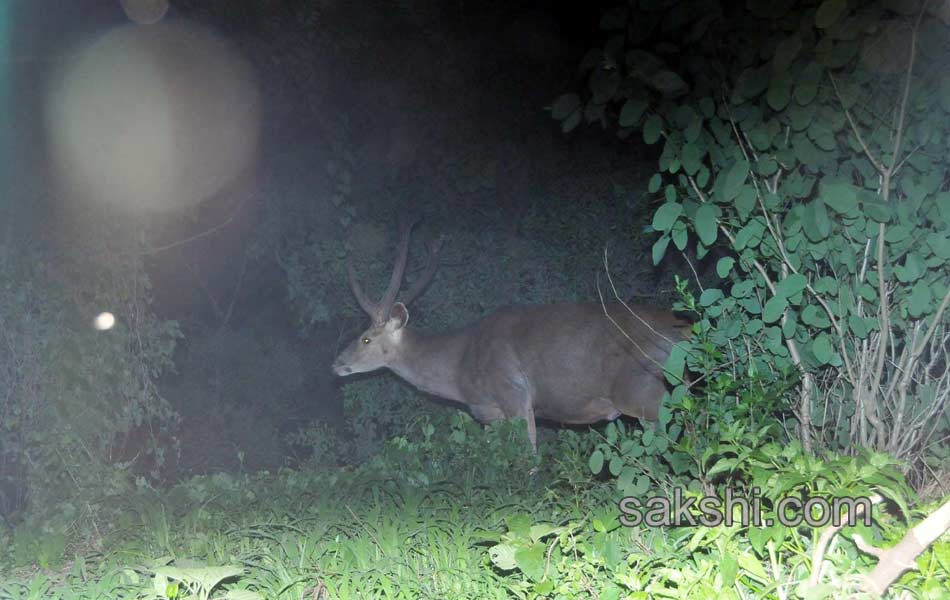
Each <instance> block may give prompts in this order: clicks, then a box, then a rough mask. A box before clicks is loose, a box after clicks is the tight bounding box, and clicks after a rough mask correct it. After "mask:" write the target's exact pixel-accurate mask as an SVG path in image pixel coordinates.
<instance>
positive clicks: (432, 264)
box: [402, 236, 445, 304]
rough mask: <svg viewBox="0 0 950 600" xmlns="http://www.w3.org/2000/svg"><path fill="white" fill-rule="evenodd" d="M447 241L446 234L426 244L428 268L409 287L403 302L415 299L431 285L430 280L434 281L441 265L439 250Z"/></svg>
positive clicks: (406, 302) (407, 302)
mask: <svg viewBox="0 0 950 600" xmlns="http://www.w3.org/2000/svg"><path fill="white" fill-rule="evenodd" d="M444 242H445V237H444V236H439V237H438V238H436V239H434V240H431V241H430V242H429V243H428V244H426V246H427V247H428V249H429V260H428V262H427V263H426V269H425V271H423V272H422V275H420V276H419V279H416V281H415V283H413V284H412V287H411V288H409V291H407V292H406V293H405V294H404V295H403V298H402V303H403V304H409V303H410V302H412V301H413V300H415V299H416V298H417V297H418V296H419V294H421V293H422V291H423V290H424V289H426V286H427V285H429V282H430V281H432V276H433V275H435V271H436V269H437V268H438V266H439V252H441V251H442V244H443V243H444Z"/></svg>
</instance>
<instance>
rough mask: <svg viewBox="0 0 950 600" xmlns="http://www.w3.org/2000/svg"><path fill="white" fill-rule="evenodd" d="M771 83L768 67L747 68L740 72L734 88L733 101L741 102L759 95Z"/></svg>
mask: <svg viewBox="0 0 950 600" xmlns="http://www.w3.org/2000/svg"><path fill="white" fill-rule="evenodd" d="M768 85H769V69H768V67H761V68H757V69H756V68H751V69H745V70H744V71H742V73H740V74H739V79H738V80H737V81H736V87H735V89H734V90H733V101H734V102H735V103H737V104H738V103H739V102H741V101H743V100H748V99H751V98H755V97H757V96H758V95H759V94H761V93H762V92H763V91H765V88H766V87H767V86H768Z"/></svg>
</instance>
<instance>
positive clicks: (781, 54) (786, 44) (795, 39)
mask: <svg viewBox="0 0 950 600" xmlns="http://www.w3.org/2000/svg"><path fill="white" fill-rule="evenodd" d="M801 49H802V37H801V35H799V34H797V33H795V34H792V35H790V36H788V37H786V38H785V39H784V40H782V41H781V42H779V43H778V46H776V47H775V54H774V56H773V57H772V68H773V69H774V70H775V71H776V72H785V71H786V70H787V69H788V68H789V67H790V66H791V65H792V62H793V61H794V60H795V58H796V57H797V56H798V53H799V52H801ZM776 110H778V109H776Z"/></svg>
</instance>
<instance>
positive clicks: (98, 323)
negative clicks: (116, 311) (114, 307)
mask: <svg viewBox="0 0 950 600" xmlns="http://www.w3.org/2000/svg"><path fill="white" fill-rule="evenodd" d="M92 326H93V327H95V328H96V329H98V330H99V331H107V330H109V329H112V328H113V327H114V326H115V315H113V314H112V313H111V312H103V313H99V314H98V315H96V318H95V319H93V321H92Z"/></svg>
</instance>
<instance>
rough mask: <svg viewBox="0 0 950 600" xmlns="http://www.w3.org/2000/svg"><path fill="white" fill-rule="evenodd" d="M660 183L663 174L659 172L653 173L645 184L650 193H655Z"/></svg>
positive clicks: (661, 183)
mask: <svg viewBox="0 0 950 600" xmlns="http://www.w3.org/2000/svg"><path fill="white" fill-rule="evenodd" d="M661 185H663V176H662V175H660V174H659V173H654V174H653V177H651V178H650V183H649V184H647V191H648V192H650V193H651V194H655V193H656V192H657V190H659V189H660V186H661ZM653 218H654V221H655V220H656V217H653ZM653 228H654V229H656V225H654V226H653Z"/></svg>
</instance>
